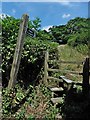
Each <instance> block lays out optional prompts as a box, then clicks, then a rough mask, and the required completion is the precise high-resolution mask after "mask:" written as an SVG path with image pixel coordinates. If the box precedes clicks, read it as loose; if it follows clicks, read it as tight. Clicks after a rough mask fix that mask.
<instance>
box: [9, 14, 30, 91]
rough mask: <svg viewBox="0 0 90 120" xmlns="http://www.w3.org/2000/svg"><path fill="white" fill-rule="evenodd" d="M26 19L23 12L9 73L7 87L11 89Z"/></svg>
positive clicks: (17, 68)
mask: <svg viewBox="0 0 90 120" xmlns="http://www.w3.org/2000/svg"><path fill="white" fill-rule="evenodd" d="M28 19H29V16H28V15H27V14H24V15H23V16H22V19H21V23H20V27H19V33H18V38H17V43H16V49H15V53H14V58H13V63H12V68H11V73H10V80H9V84H8V89H11V88H12V87H14V85H15V83H16V79H17V73H18V70H19V65H20V60H21V54H22V49H23V44H24V38H25V34H26V31H27V25H28Z"/></svg>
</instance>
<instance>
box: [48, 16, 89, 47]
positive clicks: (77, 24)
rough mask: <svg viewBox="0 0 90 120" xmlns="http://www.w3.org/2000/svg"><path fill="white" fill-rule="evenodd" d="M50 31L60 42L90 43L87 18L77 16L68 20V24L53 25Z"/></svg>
mask: <svg viewBox="0 0 90 120" xmlns="http://www.w3.org/2000/svg"><path fill="white" fill-rule="evenodd" d="M49 30H50V31H49V33H50V34H52V36H53V37H54V39H53V40H54V41H56V42H58V43H60V44H61V43H64V44H65V43H67V42H68V44H69V45H71V46H77V45H78V44H88V20H87V19H86V18H79V17H77V18H75V19H71V20H70V21H68V23H67V24H66V25H59V26H53V27H52V28H50V29H49Z"/></svg>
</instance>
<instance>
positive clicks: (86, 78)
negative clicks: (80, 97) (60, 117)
mask: <svg viewBox="0 0 90 120" xmlns="http://www.w3.org/2000/svg"><path fill="white" fill-rule="evenodd" d="M88 93H89V58H88V57H87V58H86V60H85V63H84V66H83V94H84V95H88Z"/></svg>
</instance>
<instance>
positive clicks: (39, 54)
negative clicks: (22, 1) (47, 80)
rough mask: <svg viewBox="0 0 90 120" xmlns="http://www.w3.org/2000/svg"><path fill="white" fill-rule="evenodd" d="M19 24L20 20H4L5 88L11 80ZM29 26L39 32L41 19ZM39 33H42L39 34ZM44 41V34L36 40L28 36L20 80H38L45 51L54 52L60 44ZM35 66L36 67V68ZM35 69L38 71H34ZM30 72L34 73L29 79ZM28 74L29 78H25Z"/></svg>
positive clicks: (3, 60)
mask: <svg viewBox="0 0 90 120" xmlns="http://www.w3.org/2000/svg"><path fill="white" fill-rule="evenodd" d="M19 23H20V20H19V19H15V18H13V17H7V18H5V19H3V20H2V71H3V80H4V81H3V84H5V86H7V81H8V80H9V75H10V69H11V65H12V60H13V55H14V51H15V46H16V40H17V35H18V29H19ZM28 24H29V27H31V28H32V27H34V28H35V29H36V30H38V28H39V27H40V19H39V18H37V19H36V20H34V21H32V22H30V21H29V23H28ZM39 33H40V32H38V33H37V34H39ZM40 34H41V33H40ZM41 38H42V39H41ZM49 38H50V37H49ZM44 39H45V37H44V33H43V34H42V37H40V35H38V36H37V37H36V38H32V37H30V36H26V38H25V43H24V47H23V52H22V59H21V64H20V69H19V74H20V75H19V76H18V77H19V79H24V78H25V79H27V78H28V79H36V78H35V76H36V77H37V74H38V73H39V72H40V69H41V67H42V64H43V62H44V60H43V59H44V51H46V50H47V49H51V50H53V49H55V48H56V47H57V45H58V44H56V43H54V42H50V41H48V40H46V39H45V40H44ZM33 66H35V68H34V67H33ZM28 67H31V69H30V70H32V71H30V70H29V71H28ZM34 69H37V70H36V71H34ZM29 72H33V76H30V77H28V75H29V74H30V73H29ZM26 74H27V78H26V77H25V76H26ZM24 75H25V76H24Z"/></svg>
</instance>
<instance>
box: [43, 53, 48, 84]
mask: <svg viewBox="0 0 90 120" xmlns="http://www.w3.org/2000/svg"><path fill="white" fill-rule="evenodd" d="M48 59H49V53H48V51H46V53H45V63H44V83H45V85H47V78H48Z"/></svg>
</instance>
